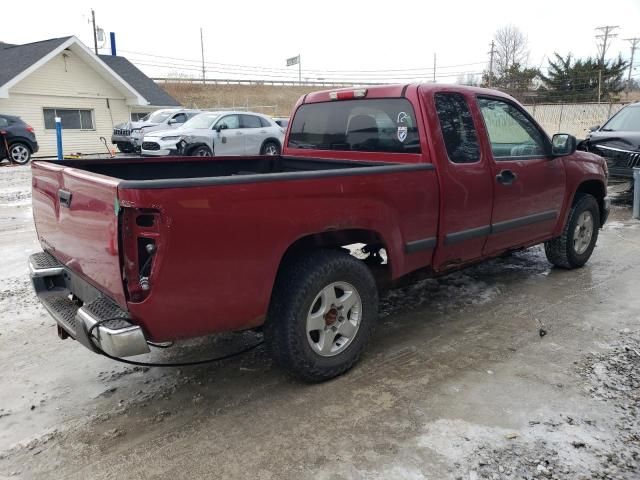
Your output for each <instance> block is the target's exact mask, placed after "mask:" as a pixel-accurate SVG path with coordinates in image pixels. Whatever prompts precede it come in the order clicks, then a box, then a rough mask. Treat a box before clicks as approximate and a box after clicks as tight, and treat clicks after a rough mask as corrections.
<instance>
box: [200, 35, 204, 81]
mask: <svg viewBox="0 0 640 480" xmlns="http://www.w3.org/2000/svg"><path fill="white" fill-rule="evenodd" d="M200 54H201V55H202V84H203V85H204V84H205V69H204V40H203V39H202V27H200Z"/></svg>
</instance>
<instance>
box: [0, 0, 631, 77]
mask: <svg viewBox="0 0 640 480" xmlns="http://www.w3.org/2000/svg"><path fill="white" fill-rule="evenodd" d="M4 3H6V4H3V6H2V12H3V15H2V16H3V20H4V21H3V22H2V26H1V27H0V41H4V42H7V43H29V42H34V41H38V40H44V39H47V38H54V37H61V36H67V35H75V36H76V37H78V38H79V39H80V40H81V41H82V42H84V43H85V44H86V45H88V46H91V47H93V34H92V29H91V25H90V23H89V19H90V18H91V8H93V9H94V10H95V13H96V23H97V24H98V26H100V27H101V28H102V29H104V31H105V32H106V41H105V43H104V48H102V49H101V50H100V53H110V50H109V43H108V32H111V31H113V32H115V33H116V39H117V48H118V54H120V55H124V56H126V57H127V58H129V59H130V60H131V61H133V62H134V63H135V64H136V65H138V66H139V67H140V68H141V69H142V70H143V71H144V72H145V73H147V74H148V75H150V76H154V77H164V76H173V75H183V76H195V77H199V76H201V75H202V73H201V66H200V58H201V49H200V28H201V27H202V29H203V38H204V42H203V43H204V55H205V62H206V70H207V74H206V75H207V77H208V78H231V79H235V78H249V77H251V78H263V79H265V80H270V79H273V80H296V79H297V77H298V67H297V66H293V67H289V68H287V67H286V63H285V61H286V58H289V57H293V56H296V55H298V54H300V56H301V71H302V78H303V80H304V79H313V80H316V79H318V78H325V79H330V78H334V79H338V78H340V79H349V80H360V81H362V80H365V79H366V80H371V81H390V80H397V81H402V80H407V81H408V80H431V79H432V78H433V61H434V59H433V56H434V53H435V55H436V80H437V81H438V82H442V83H447V82H453V81H455V80H456V79H457V77H458V76H459V75H460V74H466V73H478V74H479V73H480V72H481V71H482V70H483V69H485V68H486V66H487V62H488V51H489V48H490V47H489V44H490V42H491V39H492V37H493V35H494V33H495V31H496V29H498V28H499V27H501V26H504V25H507V24H512V25H515V26H516V27H518V28H519V29H520V30H521V31H522V32H523V33H524V34H525V35H526V36H527V37H528V46H529V51H530V55H529V66H534V67H541V66H542V67H545V66H546V65H547V61H546V59H547V58H548V57H552V56H553V53H554V52H558V53H560V54H562V55H565V54H567V53H569V52H571V53H572V54H573V55H574V56H576V57H583V56H590V55H591V56H595V55H596V41H595V38H594V35H595V34H596V31H595V28H596V27H598V26H602V25H617V26H619V27H620V28H619V29H617V30H616V31H615V33H617V34H618V37H617V38H614V39H613V40H612V43H611V48H610V49H609V51H608V55H607V56H608V57H615V56H617V55H618V54H619V53H620V54H621V55H622V57H623V58H625V59H628V58H629V56H630V46H629V43H628V42H626V41H624V39H625V38H630V37H640V0H610V1H608V2H602V1H601V0H599V1H594V0H579V1H577V0H571V1H566V0H565V1H563V0H536V1H534V2H531V1H529V2H522V1H521V2H518V1H516V0H510V1H502V0H484V1H482V2H480V1H477V0H476V1H461V0H448V1H439V2H429V1H426V0H423V1H419V0H418V1H413V0H404V1H402V0H401V1H387V2H382V1H360V0H352V1H347V0H342V1H336V0H325V1H315V2H306V1H304V0H298V1H290V0H275V1H274V0H272V1H268V2H267V1H263V0H262V1H254V0H243V1H242V2H237V1H235V2H234V1H221V0H217V1H216V0H213V1H208V2H194V1H191V2H180V1H173V2H169V1H166V2H140V1H128V2H124V1H119V0H111V1H108V2H107V1H101V0H93V2H86V1H77V0H67V1H64V2H50V1H47V2H44V1H42V0H33V1H30V2H16V1H9V2H4ZM605 5H606V6H608V8H605V7H604V6H605ZM12 18H15V19H19V21H12V20H11V19H12ZM634 65H635V70H634V76H636V75H638V76H640V50H637V51H636V60H635V62H634ZM0 68H1V66H0ZM636 78H638V77H637V76H636Z"/></svg>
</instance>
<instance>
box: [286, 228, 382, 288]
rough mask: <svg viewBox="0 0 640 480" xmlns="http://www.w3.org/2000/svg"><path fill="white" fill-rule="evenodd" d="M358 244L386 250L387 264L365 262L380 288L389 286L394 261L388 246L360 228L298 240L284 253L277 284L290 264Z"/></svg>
mask: <svg viewBox="0 0 640 480" xmlns="http://www.w3.org/2000/svg"><path fill="white" fill-rule="evenodd" d="M358 243H362V244H364V245H366V246H369V247H371V250H372V251H375V252H378V249H384V250H385V253H386V257H387V259H386V263H383V264H376V263H377V262H373V261H367V260H368V259H365V260H364V262H365V263H366V264H367V265H368V266H369V267H370V268H371V270H372V273H373V274H374V277H375V278H376V283H377V284H378V287H379V288H381V287H384V286H386V285H388V284H389V283H390V282H391V263H392V261H393V259H392V258H391V252H390V250H389V248H388V244H387V242H386V241H385V239H384V238H383V236H382V235H381V234H380V233H379V232H376V231H375V230H368V229H360V228H352V229H344V230H327V231H324V232H318V233H313V234H309V235H305V236H303V237H301V238H298V239H297V240H296V241H295V242H293V243H292V244H291V245H289V247H288V248H287V249H286V250H285V251H284V253H283V255H282V257H281V259H280V264H279V266H278V271H277V274H276V282H277V279H278V276H279V275H281V273H282V272H283V271H284V270H286V267H287V265H288V264H289V263H290V262H295V261H296V260H297V259H299V258H301V257H303V256H304V255H306V254H308V253H309V252H312V251H315V250H319V249H343V248H344V247H345V246H346V245H352V244H358ZM370 257H371V256H370ZM370 257H369V258H370Z"/></svg>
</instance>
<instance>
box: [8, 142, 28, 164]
mask: <svg viewBox="0 0 640 480" xmlns="http://www.w3.org/2000/svg"><path fill="white" fill-rule="evenodd" d="M9 160H11V161H12V162H13V163H16V164H18V165H26V164H27V163H29V160H31V149H30V148H29V147H28V146H27V145H25V144H24V143H20V142H16V143H12V144H11V145H9Z"/></svg>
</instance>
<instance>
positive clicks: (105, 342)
mask: <svg viewBox="0 0 640 480" xmlns="http://www.w3.org/2000/svg"><path fill="white" fill-rule="evenodd" d="M29 272H30V274H31V281H32V283H33V287H34V289H35V291H36V294H37V295H38V299H39V300H40V301H41V302H42V305H43V306H44V307H45V308H46V309H47V311H48V312H49V313H50V314H51V316H52V317H53V318H54V319H55V321H56V322H57V324H58V328H59V329H62V331H63V332H64V333H65V334H66V335H68V336H70V337H72V338H74V339H76V340H77V341H78V342H80V343H81V344H82V345H84V346H85V347H87V348H88V349H90V350H93V351H94V352H98V351H99V350H102V351H104V352H105V353H107V354H109V355H111V356H114V357H129V356H132V355H140V354H143V353H148V352H149V345H148V344H147V339H146V337H145V334H144V331H143V330H142V327H140V326H139V325H135V324H134V323H132V322H131V320H130V319H129V316H128V313H127V312H126V311H125V310H123V309H121V308H120V307H119V306H118V305H116V304H115V303H114V302H113V301H112V300H110V299H109V298H107V297H106V296H104V295H103V294H102V293H101V292H100V291H99V290H97V289H96V288H94V287H93V286H92V285H90V284H89V283H87V282H86V281H84V280H83V279H81V278H80V277H79V276H78V275H76V274H75V273H73V272H72V271H71V270H69V269H68V268H66V267H65V266H64V265H62V264H61V263H60V262H58V260H56V258H55V257H53V256H52V255H50V254H49V253H46V252H39V253H35V254H33V255H31V256H30V257H29ZM97 323H99V325H98V326H97V327H95V328H93V330H91V338H89V331H90V329H91V328H92V327H93V326H94V325H95V324H97ZM61 336H63V338H64V336H65V335H61Z"/></svg>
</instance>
